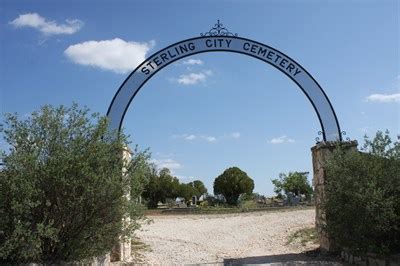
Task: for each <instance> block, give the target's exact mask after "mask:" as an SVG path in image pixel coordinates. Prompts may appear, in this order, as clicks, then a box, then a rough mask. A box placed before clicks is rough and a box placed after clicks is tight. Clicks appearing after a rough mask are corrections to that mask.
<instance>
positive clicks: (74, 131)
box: [0, 104, 148, 263]
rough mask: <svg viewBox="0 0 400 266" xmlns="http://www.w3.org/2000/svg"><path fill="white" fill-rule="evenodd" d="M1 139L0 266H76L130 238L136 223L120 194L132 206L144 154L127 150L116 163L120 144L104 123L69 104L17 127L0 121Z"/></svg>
mask: <svg viewBox="0 0 400 266" xmlns="http://www.w3.org/2000/svg"><path fill="white" fill-rule="evenodd" d="M2 135H3V137H4V140H5V142H6V143H7V144H8V147H9V149H8V150H6V151H5V150H3V151H1V155H2V157H3V163H4V165H3V167H2V169H1V171H0V187H1V193H0V215H1V219H0V262H6V263H26V262H30V263H32V262H37V263H59V262H60V261H78V260H82V259H86V258H91V257H93V256H99V255H103V254H105V253H107V252H109V251H110V250H111V249H112V247H113V246H114V245H115V243H117V241H118V239H119V238H120V237H127V236H130V235H132V234H133V232H134V230H135V229H136V228H137V227H138V223H137V219H139V218H140V217H141V216H140V215H139V214H138V211H137V208H136V207H135V204H134V201H133V200H132V201H130V200H129V199H128V198H127V197H125V196H124V195H125V193H126V188H127V187H130V186H133V187H135V188H136V190H133V191H132V194H131V198H132V199H135V198H136V197H138V196H139V195H140V194H141V187H142V186H143V184H142V183H144V182H145V180H141V179H138V178H135V176H136V177H137V175H136V171H137V170H138V167H139V165H143V163H140V161H141V159H140V158H145V157H147V156H148V155H147V154H146V153H140V152H138V151H137V150H135V152H136V154H134V161H133V162H126V163H124V161H123V158H122V153H123V151H124V150H125V149H126V147H127V144H128V142H127V139H126V137H125V136H124V135H123V134H120V135H116V133H115V132H109V131H108V124H107V120H106V118H104V117H100V116H99V115H98V114H92V115H90V114H89V110H88V109H87V108H82V109H81V108H79V107H78V105H76V104H74V105H73V106H72V107H64V106H60V107H57V108H55V107H52V106H44V107H42V108H41V109H40V110H39V111H37V112H33V113H32V115H31V116H30V117H28V118H26V119H24V120H20V119H19V118H18V116H17V115H16V114H7V115H6V116H5V119H4V125H3V129H2ZM142 161H143V160H142ZM135 165H136V167H135ZM123 167H125V170H123ZM139 168H140V167H139ZM123 176H124V178H123ZM126 215H129V216H130V218H131V221H132V223H130V224H129V225H128V224H124V223H122V219H123V217H126Z"/></svg>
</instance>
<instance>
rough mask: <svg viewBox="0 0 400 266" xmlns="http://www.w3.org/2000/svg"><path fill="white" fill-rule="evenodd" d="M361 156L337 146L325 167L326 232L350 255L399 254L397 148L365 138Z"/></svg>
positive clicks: (386, 140)
mask: <svg viewBox="0 0 400 266" xmlns="http://www.w3.org/2000/svg"><path fill="white" fill-rule="evenodd" d="M362 150H363V152H358V151H353V152H349V151H347V152H345V151H344V150H343V149H342V148H341V147H340V146H339V147H338V149H336V150H335V151H334V152H333V155H332V157H331V159H330V160H329V161H328V164H327V183H326V200H325V203H324V209H325V211H326V218H327V228H326V229H327V232H328V234H329V235H330V237H332V238H333V239H334V240H335V242H336V243H337V244H338V245H339V246H341V247H345V248H348V249H349V250H350V251H351V252H353V253H354V254H361V255H362V254H365V253H367V252H372V253H377V254H381V255H386V254H389V253H392V252H395V251H398V250H400V197H399V195H400V143H399V142H398V141H397V142H394V143H392V141H391V139H390V137H389V132H386V133H385V134H384V133H382V132H378V133H377V134H376V136H375V138H374V139H373V140H372V141H370V140H369V139H368V138H367V137H365V144H364V147H363V149H362Z"/></svg>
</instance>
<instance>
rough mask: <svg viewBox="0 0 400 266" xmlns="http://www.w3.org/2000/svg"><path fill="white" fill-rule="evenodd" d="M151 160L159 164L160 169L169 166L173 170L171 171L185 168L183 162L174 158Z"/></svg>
mask: <svg viewBox="0 0 400 266" xmlns="http://www.w3.org/2000/svg"><path fill="white" fill-rule="evenodd" d="M150 162H151V163H154V164H155V165H157V167H158V168H159V169H162V168H168V169H169V170H171V172H173V171H174V170H178V169H182V168H183V165H182V164H180V163H179V162H177V161H175V160H173V159H159V160H157V159H151V160H150Z"/></svg>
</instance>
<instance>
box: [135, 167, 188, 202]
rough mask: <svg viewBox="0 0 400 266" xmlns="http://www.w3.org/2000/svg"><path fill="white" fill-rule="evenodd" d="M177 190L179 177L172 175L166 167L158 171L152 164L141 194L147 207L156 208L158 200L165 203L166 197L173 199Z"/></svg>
mask: <svg viewBox="0 0 400 266" xmlns="http://www.w3.org/2000/svg"><path fill="white" fill-rule="evenodd" d="M179 192H180V184H179V179H178V178H176V177H174V176H172V175H171V171H170V170H169V169H168V168H163V169H161V170H160V171H159V172H158V171H157V170H156V168H155V166H153V168H152V169H151V171H150V174H149V182H148V183H147V184H146V186H145V187H144V191H143V194H142V195H143V197H144V198H145V199H146V200H147V202H148V204H147V205H148V207H149V208H156V207H157V203H158V202H163V203H166V200H167V199H175V198H176V197H178V196H179Z"/></svg>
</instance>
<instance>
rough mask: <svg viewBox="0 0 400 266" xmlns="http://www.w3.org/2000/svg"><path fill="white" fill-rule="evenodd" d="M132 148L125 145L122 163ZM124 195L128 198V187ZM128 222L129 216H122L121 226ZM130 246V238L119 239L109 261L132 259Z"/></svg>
mask: <svg viewBox="0 0 400 266" xmlns="http://www.w3.org/2000/svg"><path fill="white" fill-rule="evenodd" d="M132 154H133V152H132V150H131V149H129V147H126V148H125V150H124V151H123V153H122V158H123V160H124V164H125V165H127V164H128V163H129V162H130V160H131V158H132ZM125 172H126V168H125V167H124V169H123V173H124V174H125ZM125 197H126V198H127V199H128V200H130V197H131V194H130V188H127V190H126V191H125ZM129 223H130V217H128V216H127V217H125V218H123V221H122V226H128V225H129ZM132 259H133V258H132V246H131V239H126V240H124V239H120V241H119V243H117V244H116V245H115V247H114V248H113V250H112V251H111V261H112V262H116V261H120V262H131V261H132Z"/></svg>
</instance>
